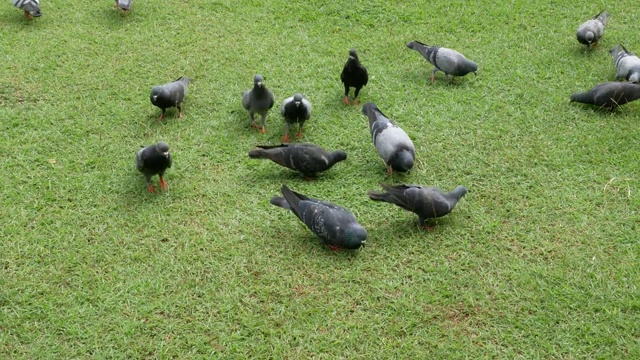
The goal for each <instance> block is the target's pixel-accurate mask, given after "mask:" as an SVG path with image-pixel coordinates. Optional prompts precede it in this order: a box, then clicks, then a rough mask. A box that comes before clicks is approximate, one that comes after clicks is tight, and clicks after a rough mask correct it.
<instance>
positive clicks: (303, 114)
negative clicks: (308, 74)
mask: <svg viewBox="0 0 640 360" xmlns="http://www.w3.org/2000/svg"><path fill="white" fill-rule="evenodd" d="M280 114H281V115H282V116H283V117H284V135H283V136H282V142H283V143H286V142H288V141H289V125H291V124H296V123H297V124H298V133H297V134H296V136H297V137H298V138H301V137H302V126H303V125H304V122H305V121H307V120H309V118H310V117H311V103H310V102H309V100H307V99H305V98H304V97H303V96H302V94H295V95H293V96H292V97H288V98H286V99H285V100H284V102H283V103H282V107H281V108H280Z"/></svg>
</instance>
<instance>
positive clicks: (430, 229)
mask: <svg viewBox="0 0 640 360" xmlns="http://www.w3.org/2000/svg"><path fill="white" fill-rule="evenodd" d="M420 228H421V229H423V230H427V231H433V230H435V229H436V227H435V226H429V225H420Z"/></svg>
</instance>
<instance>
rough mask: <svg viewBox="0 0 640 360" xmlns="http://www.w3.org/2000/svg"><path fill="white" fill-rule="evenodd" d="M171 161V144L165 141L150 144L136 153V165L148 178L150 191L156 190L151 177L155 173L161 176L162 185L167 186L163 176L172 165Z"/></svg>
mask: <svg viewBox="0 0 640 360" xmlns="http://www.w3.org/2000/svg"><path fill="white" fill-rule="evenodd" d="M171 162H172V160H171V154H169V145H167V143H166V142H164V141H160V142H158V143H157V144H155V145H149V146H147V147H145V148H143V149H140V151H138V152H137V153H136V167H137V168H138V171H140V172H141V173H142V174H143V175H144V177H145V179H146V180H147V189H149V192H155V189H154V188H153V186H152V185H151V177H152V176H154V175H158V176H160V187H162V188H163V189H166V188H167V183H166V181H164V177H163V176H164V172H165V171H166V170H167V169H168V168H170V167H171Z"/></svg>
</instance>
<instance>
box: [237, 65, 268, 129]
mask: <svg viewBox="0 0 640 360" xmlns="http://www.w3.org/2000/svg"><path fill="white" fill-rule="evenodd" d="M274 102H275V100H274V98H273V93H272V92H271V90H269V89H267V87H266V86H264V79H263V78H262V75H255V76H254V77H253V89H250V90H247V91H245V92H244V93H243V94H242V107H244V108H245V109H246V110H247V111H248V112H249V117H250V118H251V126H253V127H254V128H256V129H260V132H262V133H265V132H267V129H266V127H265V123H266V122H267V113H268V112H269V110H270V109H271V108H272V107H273V104H274ZM255 114H259V115H260V117H261V119H262V128H260V127H259V126H258V125H256V119H255Z"/></svg>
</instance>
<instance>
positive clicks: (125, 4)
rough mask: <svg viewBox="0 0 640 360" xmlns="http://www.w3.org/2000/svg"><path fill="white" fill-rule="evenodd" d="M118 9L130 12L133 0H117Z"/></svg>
mask: <svg viewBox="0 0 640 360" xmlns="http://www.w3.org/2000/svg"><path fill="white" fill-rule="evenodd" d="M115 1H116V5H115V7H117V8H118V9H121V10H124V12H129V10H131V5H132V4H133V0H115Z"/></svg>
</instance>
